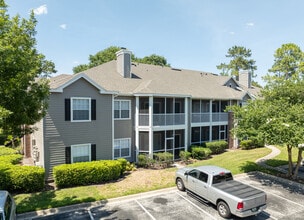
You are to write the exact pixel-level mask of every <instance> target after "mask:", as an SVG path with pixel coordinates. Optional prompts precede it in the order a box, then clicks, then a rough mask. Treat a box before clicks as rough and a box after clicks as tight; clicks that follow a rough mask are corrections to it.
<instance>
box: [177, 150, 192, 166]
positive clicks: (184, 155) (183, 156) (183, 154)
mask: <svg viewBox="0 0 304 220" xmlns="http://www.w3.org/2000/svg"><path fill="white" fill-rule="evenodd" d="M179 156H180V158H181V160H182V161H183V162H185V163H186V162H187V161H188V160H189V159H190V157H191V152H189V151H181V152H180V153H179Z"/></svg>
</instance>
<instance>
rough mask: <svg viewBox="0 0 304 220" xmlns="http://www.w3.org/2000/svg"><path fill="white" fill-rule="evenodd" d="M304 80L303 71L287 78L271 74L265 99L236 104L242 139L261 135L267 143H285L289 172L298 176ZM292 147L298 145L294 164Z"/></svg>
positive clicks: (238, 132)
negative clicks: (294, 163)
mask: <svg viewBox="0 0 304 220" xmlns="http://www.w3.org/2000/svg"><path fill="white" fill-rule="evenodd" d="M303 94H304V80H303V77H302V76H301V75H300V74H294V75H292V76H291V77H289V78H288V79H285V78H282V77H277V76H273V77H271V78H270V77H269V78H268V82H267V85H266V86H265V88H264V89H263V90H262V95H263V99H260V100H254V101H251V102H249V103H248V104H247V105H246V106H243V107H239V106H233V107H232V108H231V109H230V110H232V111H233V112H234V116H235V119H236V120H237V126H236V127H235V128H234V129H233V132H234V133H235V134H236V135H237V137H239V138H240V139H246V138H249V139H250V138H252V137H254V138H258V139H262V140H264V142H265V143H267V144H273V145H283V146H286V148H287V151H288V164H289V169H288V174H289V176H290V177H291V178H292V179H296V178H297V175H298V170H299V167H300V163H301V160H302V152H303V149H304V148H303V145H302V144H304V127H303V124H304V112H303V109H304V95H303ZM292 148H297V149H298V159H297V163H296V166H295V167H294V165H293V162H292Z"/></svg>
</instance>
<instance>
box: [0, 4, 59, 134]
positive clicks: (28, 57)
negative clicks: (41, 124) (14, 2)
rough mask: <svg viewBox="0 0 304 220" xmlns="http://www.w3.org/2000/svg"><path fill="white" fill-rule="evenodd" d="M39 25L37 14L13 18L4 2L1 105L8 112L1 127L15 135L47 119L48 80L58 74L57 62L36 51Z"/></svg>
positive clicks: (0, 31)
mask: <svg viewBox="0 0 304 220" xmlns="http://www.w3.org/2000/svg"><path fill="white" fill-rule="evenodd" d="M36 23H37V21H36V19H35V17H34V13H33V12H32V13H31V15H30V18H29V19H28V20H26V19H22V18H20V16H19V15H17V16H15V17H12V18H10V16H9V15H8V14H7V5H6V3H5V2H4V0H0V88H1V89H0V106H1V108H2V110H1V112H3V111H4V110H5V112H6V115H5V117H4V119H2V121H3V123H2V124H1V126H2V129H3V131H4V132H5V133H7V134H12V135H14V136H21V135H23V134H25V133H27V132H30V130H28V129H27V128H26V127H25V126H23V125H32V124H34V123H35V122H37V121H38V120H40V119H41V118H42V117H43V116H44V114H45V111H46V108H47V97H48V94H49V86H48V80H47V77H48V76H49V75H50V74H51V73H53V72H55V70H54V68H55V66H54V63H52V62H50V61H48V60H46V59H45V56H44V55H43V54H41V53H39V52H38V51H37V50H36V48H35V46H36V40H35V34H36V31H35V27H36ZM8 112H10V114H7V113H8Z"/></svg>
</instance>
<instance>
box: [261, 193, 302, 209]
mask: <svg viewBox="0 0 304 220" xmlns="http://www.w3.org/2000/svg"><path fill="white" fill-rule="evenodd" d="M268 193H269V194H271V195H274V196H276V197H279V198H280V199H284V200H285V201H288V202H291V203H293V204H295V205H298V206H301V207H302V208H304V205H302V204H300V203H297V202H294V201H292V200H289V199H286V198H284V197H282V196H279V195H277V194H274V193H271V192H267V194H268Z"/></svg>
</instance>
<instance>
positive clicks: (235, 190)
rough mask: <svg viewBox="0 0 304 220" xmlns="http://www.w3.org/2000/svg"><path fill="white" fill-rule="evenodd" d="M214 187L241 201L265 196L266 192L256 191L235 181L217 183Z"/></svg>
mask: <svg viewBox="0 0 304 220" xmlns="http://www.w3.org/2000/svg"><path fill="white" fill-rule="evenodd" d="M213 187H215V188H217V189H220V190H222V191H224V192H226V193H229V194H231V195H233V196H236V197H238V198H241V199H250V198H252V197H258V196H260V195H259V194H264V192H263V191H261V190H258V189H255V188H253V187H251V186H248V185H245V184H243V183H241V182H238V181H235V180H230V181H224V182H221V183H216V184H213Z"/></svg>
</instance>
